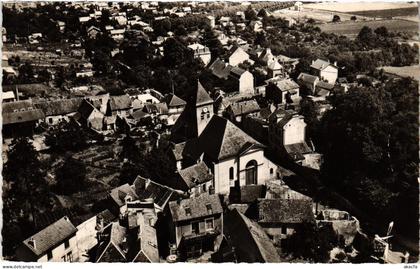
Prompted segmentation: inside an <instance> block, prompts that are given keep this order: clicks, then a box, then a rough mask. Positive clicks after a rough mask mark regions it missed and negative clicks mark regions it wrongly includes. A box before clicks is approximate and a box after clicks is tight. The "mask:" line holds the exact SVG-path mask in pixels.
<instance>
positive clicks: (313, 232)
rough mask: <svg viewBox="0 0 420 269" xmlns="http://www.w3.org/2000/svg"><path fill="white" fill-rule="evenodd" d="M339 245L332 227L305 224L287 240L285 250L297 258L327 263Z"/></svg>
mask: <svg viewBox="0 0 420 269" xmlns="http://www.w3.org/2000/svg"><path fill="white" fill-rule="evenodd" d="M337 244H338V240H337V236H336V234H335V232H334V231H333V230H332V228H331V227H330V226H324V227H320V228H318V227H317V226H316V225H315V224H314V223H303V225H301V226H299V227H298V228H297V229H296V231H295V233H294V234H293V235H292V236H290V238H289V239H287V242H286V244H285V247H284V250H285V252H287V253H292V254H293V256H294V257H296V258H304V259H309V260H310V261H311V262H316V263H326V262H328V261H329V259H330V256H329V252H330V251H331V250H332V249H333V248H334V247H335V246H336V245H337Z"/></svg>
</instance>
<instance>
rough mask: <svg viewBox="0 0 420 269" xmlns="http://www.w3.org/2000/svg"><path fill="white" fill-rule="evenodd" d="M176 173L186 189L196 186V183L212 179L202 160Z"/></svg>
mask: <svg viewBox="0 0 420 269" xmlns="http://www.w3.org/2000/svg"><path fill="white" fill-rule="evenodd" d="M178 173H179V176H180V177H181V179H182V180H183V182H184V183H185V185H186V186H187V188H188V189H190V188H192V187H194V186H196V185H197V184H202V183H205V182H208V181H211V180H213V175H212V174H211V173H210V170H209V168H208V167H207V165H206V164H205V163H203V162H199V163H198V164H194V165H191V166H190V167H187V168H184V169H182V170H180V171H179V172H178Z"/></svg>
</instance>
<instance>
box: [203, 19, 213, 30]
mask: <svg viewBox="0 0 420 269" xmlns="http://www.w3.org/2000/svg"><path fill="white" fill-rule="evenodd" d="M204 20H205V22H206V24H207V25H208V26H209V27H210V28H211V29H213V28H214V27H215V26H216V19H215V18H214V16H206V17H205V18H204Z"/></svg>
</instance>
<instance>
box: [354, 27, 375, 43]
mask: <svg viewBox="0 0 420 269" xmlns="http://www.w3.org/2000/svg"><path fill="white" fill-rule="evenodd" d="M373 38H374V33H373V31H372V29H371V28H370V27H368V26H363V28H362V29H361V30H360V32H359V34H358V35H357V40H359V41H360V42H361V43H363V44H365V45H369V44H371V43H372V41H373Z"/></svg>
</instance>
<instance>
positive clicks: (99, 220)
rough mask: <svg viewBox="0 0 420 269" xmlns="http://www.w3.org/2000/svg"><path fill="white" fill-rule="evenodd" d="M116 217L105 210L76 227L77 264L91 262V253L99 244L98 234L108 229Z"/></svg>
mask: <svg viewBox="0 0 420 269" xmlns="http://www.w3.org/2000/svg"><path fill="white" fill-rule="evenodd" d="M115 219H116V217H115V216H114V215H113V214H112V213H111V211H109V210H108V209H105V210H103V211H101V212H99V213H98V214H96V215H94V216H92V217H91V218H89V219H87V220H84V219H83V220H84V221H83V222H81V223H80V224H78V225H77V226H76V229H77V232H76V242H77V249H78V250H79V252H78V253H77V254H76V256H77V257H78V259H76V260H74V261H76V262H88V261H90V258H91V257H90V253H91V252H92V250H93V248H94V247H95V246H96V245H97V244H98V239H97V233H98V231H101V230H102V229H103V228H104V227H106V226H107V225H108V224H109V223H111V222H113V221H114V220H115Z"/></svg>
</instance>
